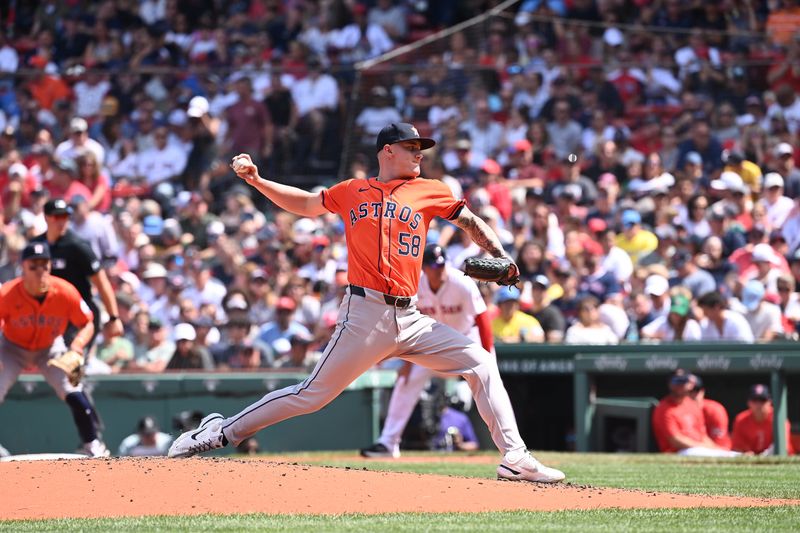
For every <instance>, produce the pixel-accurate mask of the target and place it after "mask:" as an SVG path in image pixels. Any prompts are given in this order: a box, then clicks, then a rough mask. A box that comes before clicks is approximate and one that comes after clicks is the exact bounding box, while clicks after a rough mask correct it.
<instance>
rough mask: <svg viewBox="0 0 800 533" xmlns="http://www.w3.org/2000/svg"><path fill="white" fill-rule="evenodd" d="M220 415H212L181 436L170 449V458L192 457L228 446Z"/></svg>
mask: <svg viewBox="0 0 800 533" xmlns="http://www.w3.org/2000/svg"><path fill="white" fill-rule="evenodd" d="M224 419H225V417H223V416H222V415H221V414H219V413H211V414H210V415H208V416H206V417H205V418H204V419H203V420H201V421H200V425H199V426H198V427H197V428H196V429H193V430H191V431H187V432H186V433H183V434H181V436H180V437H178V438H177V439H175V442H173V443H172V446H170V447H169V452H167V455H168V456H169V457H191V456H192V455H197V454H198V453H203V452H208V451H211V450H216V449H217V448H223V447H225V445H226V444H228V441H227V439H226V438H225V435H223V434H222V421H223V420H224Z"/></svg>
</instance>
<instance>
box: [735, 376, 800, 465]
mask: <svg viewBox="0 0 800 533" xmlns="http://www.w3.org/2000/svg"><path fill="white" fill-rule="evenodd" d="M772 416H773V410H772V396H771V395H770V392H769V388H768V387H767V386H766V385H761V384H758V385H753V386H752V387H750V393H749V394H748V396H747V409H746V410H745V411H742V412H741V413H739V414H738V415H736V419H735V420H734V422H733V449H734V450H736V451H739V452H742V453H744V454H747V455H772V454H773V453H774V446H773V435H772ZM790 433H791V432H790V428H789V421H788V420H787V421H786V451H787V453H788V454H789V455H794V453H795V452H794V448H793V447H792V441H791V439H790V438H789V435H790Z"/></svg>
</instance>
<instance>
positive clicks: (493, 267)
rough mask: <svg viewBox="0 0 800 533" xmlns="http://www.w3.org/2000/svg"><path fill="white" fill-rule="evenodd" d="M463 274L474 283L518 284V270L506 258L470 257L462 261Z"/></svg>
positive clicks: (512, 262)
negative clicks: (474, 281)
mask: <svg viewBox="0 0 800 533" xmlns="http://www.w3.org/2000/svg"><path fill="white" fill-rule="evenodd" d="M464 273H465V274H466V275H467V276H469V277H471V278H472V279H474V280H476V281H485V282H490V281H494V282H495V283H497V284H498V285H516V284H517V283H519V270H518V269H517V265H515V264H514V261H512V260H511V259H509V258H508V257H487V258H481V257H470V258H468V259H467V260H465V261H464Z"/></svg>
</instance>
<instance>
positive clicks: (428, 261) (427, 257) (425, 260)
mask: <svg viewBox="0 0 800 533" xmlns="http://www.w3.org/2000/svg"><path fill="white" fill-rule="evenodd" d="M446 261H447V253H445V251H444V248H442V247H441V246H439V245H438V244H429V245H428V246H426V247H425V251H424V252H423V253H422V264H423V265H443V264H445V262H446Z"/></svg>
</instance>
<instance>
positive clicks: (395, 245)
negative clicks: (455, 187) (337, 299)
mask: <svg viewBox="0 0 800 533" xmlns="http://www.w3.org/2000/svg"><path fill="white" fill-rule="evenodd" d="M322 204H323V205H324V206H325V208H326V209H327V210H328V211H330V212H331V213H336V214H338V215H339V216H341V217H342V220H343V221H344V225H345V236H346V237H347V242H348V243H350V246H349V255H348V258H347V269H348V271H347V278H348V281H349V282H350V283H352V284H353V285H359V286H361V287H366V288H368V289H373V290H376V291H379V292H383V293H386V294H392V295H395V296H413V295H415V294H416V293H417V287H418V286H419V276H420V272H421V269H422V252H423V251H424V249H425V238H426V235H427V233H428V225H429V224H430V221H431V220H432V219H433V217H437V216H438V217H441V218H444V219H447V220H453V219H455V218H456V217H457V216H458V214H459V213H460V212H461V208H462V207H463V206H464V200H456V199H455V198H454V197H453V194H452V193H451V192H450V188H449V187H448V186H447V185H445V184H444V183H442V182H441V181H438V180H429V179H424V178H413V179H395V180H392V181H390V182H389V183H382V182H380V181H378V180H377V179H376V178H370V179H367V180H363V179H350V180H346V181H343V182H341V183H338V184H336V185H334V186H333V187H331V188H330V189H328V190H326V191H323V192H322Z"/></svg>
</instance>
